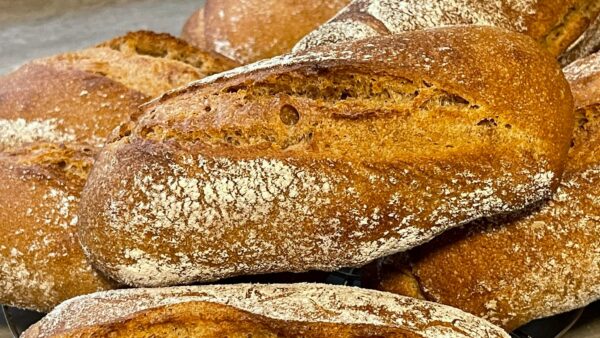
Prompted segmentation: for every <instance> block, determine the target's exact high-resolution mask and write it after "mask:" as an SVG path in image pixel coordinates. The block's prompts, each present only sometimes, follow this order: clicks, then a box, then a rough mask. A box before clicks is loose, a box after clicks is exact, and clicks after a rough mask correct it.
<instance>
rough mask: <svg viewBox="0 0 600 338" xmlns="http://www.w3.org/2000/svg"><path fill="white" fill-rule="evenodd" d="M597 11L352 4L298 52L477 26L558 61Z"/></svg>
mask: <svg viewBox="0 0 600 338" xmlns="http://www.w3.org/2000/svg"><path fill="white" fill-rule="evenodd" d="M599 11H600V2H598V1H597V0H547V1H531V0H518V1H512V0H501V1H481V0H436V1H421V0H354V1H352V2H351V3H350V5H348V6H347V7H346V8H344V9H343V10H342V11H340V12H339V13H338V14H337V15H336V16H335V17H334V18H333V19H331V20H330V21H329V22H327V23H325V24H324V25H322V26H321V27H319V28H318V29H316V30H315V31H313V32H311V33H310V34H308V35H307V36H306V37H304V38H303V39H302V40H300V42H298V44H297V45H296V46H295V47H294V51H295V52H298V51H301V50H306V49H309V48H313V47H316V46H321V45H327V44H332V43H340V42H344V41H352V40H357V39H364V38H367V37H371V36H380V35H388V34H398V33H401V32H406V31H413V30H420V29H426V28H435V27H444V26H448V25H461V24H470V25H472V24H475V25H490V26H496V27H500V28H504V29H509V30H513V31H516V32H520V33H524V34H527V35H529V36H531V37H532V38H534V39H535V40H536V41H538V42H539V43H540V44H541V45H542V46H543V47H544V48H546V49H547V50H548V51H549V52H550V53H551V54H552V55H554V56H556V57H558V56H559V55H560V54H561V53H562V52H564V51H565V50H566V49H567V48H568V47H569V46H570V45H571V44H572V43H573V42H575V40H576V39H577V38H579V36H580V35H581V34H582V33H583V32H584V31H585V30H586V28H587V26H588V25H589V24H590V22H591V21H593V20H594V18H596V16H597V15H598V12H599Z"/></svg>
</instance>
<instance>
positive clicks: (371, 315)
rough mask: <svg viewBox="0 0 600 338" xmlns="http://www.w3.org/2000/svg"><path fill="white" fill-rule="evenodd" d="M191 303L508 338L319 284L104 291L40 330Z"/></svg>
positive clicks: (413, 303) (448, 315)
mask: <svg viewBox="0 0 600 338" xmlns="http://www.w3.org/2000/svg"><path fill="white" fill-rule="evenodd" d="M188 302H211V303H218V304H223V305H228V306H231V307H234V308H237V309H240V310H243V311H247V312H250V313H252V314H257V315H261V316H265V317H267V318H271V319H275V320H281V321H295V322H312V323H335V324H365V325H377V326H388V327H395V328H401V329H404V330H406V331H408V332H412V333H415V334H418V335H423V336H424V337H473V338H475V337H477V338H492V337H508V335H507V334H506V333H505V332H504V331H503V330H502V329H500V328H498V327H495V326H493V325H491V324H490V323H488V322H486V321H485V320H482V319H479V318H477V317H475V316H472V315H469V314H467V313H464V312H462V311H460V310H457V309H453V308H450V307H447V306H443V305H439V304H434V303H429V302H424V301H420V300H416V299H412V298H408V297H401V296H396V295H392V294H389V293H383V292H377V291H373V290H366V289H359V288H350V287H344V286H331V285H320V284H292V285H286V284H272V285H250V284H237V285H223V286H221V285H210V286H192V287H177V288H164V289H129V290H116V291H109V292H102V293H96V294H92V295H87V296H81V297H78V298H75V299H72V300H69V301H67V302H65V303H63V304H61V305H60V306H58V307H57V308H56V309H55V310H54V311H52V312H51V313H50V314H49V315H48V316H46V317H45V318H44V319H43V320H42V321H41V322H40V323H38V324H36V325H37V326H39V330H40V331H39V333H40V334H42V336H50V335H52V334H56V333H59V332H65V331H68V330H71V329H76V328H85V327H89V326H91V325H102V324H109V323H114V322H117V321H119V320H122V319H123V318H125V317H128V316H130V315H133V314H135V313H137V312H140V311H144V310H148V309H153V308H158V307H162V306H167V305H173V304H181V303H188Z"/></svg>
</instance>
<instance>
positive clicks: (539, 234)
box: [376, 65, 600, 330]
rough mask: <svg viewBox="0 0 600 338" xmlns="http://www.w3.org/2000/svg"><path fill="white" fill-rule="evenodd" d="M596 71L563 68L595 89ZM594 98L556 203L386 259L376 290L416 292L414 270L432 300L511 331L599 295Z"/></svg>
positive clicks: (581, 89) (599, 177) (581, 91)
mask: <svg viewBox="0 0 600 338" xmlns="http://www.w3.org/2000/svg"><path fill="white" fill-rule="evenodd" d="M578 66H581V65H578ZM591 70H593V68H587V70H586V68H582V67H580V69H579V71H577V72H576V71H574V69H573V68H571V66H570V67H568V69H566V70H565V72H566V73H567V74H575V73H577V74H580V75H582V76H583V77H584V78H587V79H588V80H589V82H588V83H587V84H588V85H589V86H588V87H587V91H588V92H589V91H591V92H592V93H597V91H596V88H595V86H594V85H591V84H594V83H596V82H597V80H598V73H596V72H593V71H591ZM586 75H587V76H586ZM574 84H581V83H579V82H575V83H574ZM573 90H574V94H575V96H576V97H588V98H591V96H589V95H588V94H589V93H585V92H586V87H585V86H574V87H573ZM594 97H595V102H596V103H592V102H589V101H588V102H585V103H586V104H589V103H592V104H591V105H584V106H579V109H578V110H577V115H578V117H577V122H576V124H575V136H574V138H573V142H572V148H571V151H570V157H569V162H568V166H567V170H566V172H565V175H564V177H563V181H562V183H561V186H560V187H559V189H558V191H557V193H556V194H555V196H554V197H553V199H552V200H550V201H548V202H547V203H541V204H538V205H536V206H534V207H531V208H529V209H527V210H524V211H522V212H519V213H517V214H512V215H505V216H502V217H497V218H495V219H489V220H484V221H481V222H479V223H477V224H474V225H473V226H470V227H469V228H467V229H460V230H455V231H450V232H448V233H447V234H444V235H443V236H441V237H440V238H437V239H435V240H434V241H432V242H431V243H428V244H426V245H424V246H423V247H420V248H417V249H415V250H413V251H411V252H410V253H409V254H408V255H400V256H397V257H394V258H390V259H388V260H387V262H388V263H389V262H391V264H395V263H400V264H398V265H396V266H393V265H390V264H384V265H383V267H382V268H381V269H380V274H381V276H380V277H379V280H378V282H377V283H378V285H376V288H377V289H380V290H385V291H391V292H396V293H399V294H412V293H413V290H412V289H410V288H407V287H406V283H405V282H404V281H403V278H404V277H406V273H405V272H404V271H406V270H408V271H410V273H409V274H410V275H411V276H412V278H413V281H414V282H416V283H417V284H418V285H419V288H420V290H421V291H422V292H421V294H422V295H423V296H424V297H425V298H426V299H429V300H432V301H436V302H441V303H444V304H448V305H452V306H456V307H458V308H461V309H463V310H465V311H468V312H470V313H473V314H476V315H478V316H482V317H484V318H486V319H488V320H490V321H492V322H494V323H496V324H498V325H501V326H502V327H504V328H505V329H507V330H511V329H514V328H516V327H518V326H520V325H522V324H525V323H527V322H529V321H531V320H533V319H536V318H540V317H546V316H551V315H555V314H558V313H561V312H564V311H569V310H573V309H576V308H579V307H582V306H585V305H587V304H588V303H590V302H593V301H595V300H597V299H599V298H600V284H599V283H598V280H600V264H599V262H600V256H599V254H598V253H599V252H600V245H599V243H598V236H600V228H599V227H598V221H599V220H600V195H599V193H598V184H600V152H599V151H598V149H600V105H598V102H599V101H600V100H599V99H600V96H598V95H597V94H596V95H594ZM580 102H581V101H580ZM406 261H408V262H406ZM402 262H404V263H402Z"/></svg>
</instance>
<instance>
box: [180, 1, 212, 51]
mask: <svg viewBox="0 0 600 338" xmlns="http://www.w3.org/2000/svg"><path fill="white" fill-rule="evenodd" d="M204 21H205V20H204V7H201V8H198V10H196V11H195V12H194V13H192V15H191V16H190V17H189V18H188V19H187V20H186V21H185V24H184V25H183V28H182V29H181V38H182V39H183V40H185V41H187V42H188V43H189V44H191V45H193V46H196V47H198V48H200V49H202V50H206V49H208V46H207V43H206V34H205V31H206V23H205V22H204Z"/></svg>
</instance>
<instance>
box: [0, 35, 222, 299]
mask: <svg viewBox="0 0 600 338" xmlns="http://www.w3.org/2000/svg"><path fill="white" fill-rule="evenodd" d="M104 45H105V46H106V47H96V48H89V49H86V50H82V51H78V52H72V53H65V54H61V55H58V56H54V57H49V58H45V59H40V60H35V61H33V62H32V63H29V64H26V65H25V66H23V67H21V68H20V69H18V70H16V71H15V72H13V73H10V74H8V75H6V76H4V77H2V78H0V151H1V153H0V162H1V166H0V190H1V191H0V192H1V193H2V197H0V199H2V204H0V205H2V207H1V208H0V216H2V217H1V221H0V228H1V229H2V230H0V254H1V256H0V289H1V291H0V303H3V304H9V305H13V306H18V307H24V308H29V309H34V310H38V311H48V310H50V309H51V308H52V307H53V306H55V305H56V304H58V303H59V302H61V301H63V300H65V299H67V298H70V297H73V296H76V295H80V294H85V293H89V292H94V291H98V290H103V289H107V288H112V287H115V285H116V284H115V283H114V282H109V281H108V280H107V279H106V278H104V277H102V276H101V275H99V274H98V273H97V272H96V271H95V270H93V269H92V268H91V266H90V264H89V263H88V261H87V259H86V258H85V255H84V253H83V251H82V250H81V248H80V246H79V243H78V239H77V238H76V236H75V227H76V223H77V221H78V217H77V214H76V207H77V204H78V202H79V194H80V192H81V190H82V188H83V185H84V183H85V181H86V179H87V174H88V173H89V170H90V168H91V166H92V163H93V157H94V156H95V155H96V153H97V151H98V149H99V148H100V147H101V146H102V145H103V144H104V141H105V139H106V137H107V136H109V134H110V133H111V131H112V130H113V129H114V128H115V127H116V126H118V125H119V124H120V123H122V122H123V121H127V120H131V121H135V120H136V119H137V115H138V114H139V113H140V110H139V106H140V105H141V104H143V103H144V102H145V101H147V100H148V98H149V96H150V95H157V94H159V93H160V92H162V91H164V90H168V89H172V88H173V87H175V86H181V85H184V84H186V83H188V82H190V81H193V80H197V79H199V78H201V77H203V76H205V75H206V74H205V73H203V72H205V71H206V72H208V70H210V69H213V71H214V72H217V71H220V70H222V69H225V68H218V67H221V66H220V65H221V64H219V63H216V62H217V61H218V60H220V59H219V58H211V57H209V56H208V54H205V53H202V52H199V51H197V50H196V49H195V48H192V47H189V46H188V45H187V44H186V43H185V42H183V41H180V40H178V39H175V38H173V37H170V36H168V35H164V34H155V33H150V32H137V33H130V34H128V35H126V36H125V37H122V38H117V39H114V40H111V41H109V42H106V43H105V44H104ZM179 60H181V61H179ZM211 62H214V63H211ZM224 64H226V63H223V64H222V65H224ZM196 66H197V67H201V69H198V68H196ZM215 67H217V68H215ZM213 71H210V72H209V73H212V72H213ZM207 74H208V73H207ZM136 90H140V91H142V92H143V93H144V94H143V93H141V92H138V91H136ZM145 94H146V95H145ZM115 135H116V136H115V137H118V136H119V130H117V131H116V132H115Z"/></svg>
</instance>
